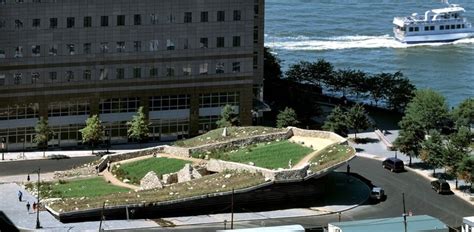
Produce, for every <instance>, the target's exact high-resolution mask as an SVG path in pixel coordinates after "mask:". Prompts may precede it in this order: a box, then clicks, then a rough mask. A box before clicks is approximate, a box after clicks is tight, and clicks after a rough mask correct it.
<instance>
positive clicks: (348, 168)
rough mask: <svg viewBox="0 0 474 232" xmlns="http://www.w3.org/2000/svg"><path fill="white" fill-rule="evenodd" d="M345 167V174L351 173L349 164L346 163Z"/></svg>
mask: <svg viewBox="0 0 474 232" xmlns="http://www.w3.org/2000/svg"><path fill="white" fill-rule="evenodd" d="M346 169H347V174H349V173H351V165H349V164H347V167H346Z"/></svg>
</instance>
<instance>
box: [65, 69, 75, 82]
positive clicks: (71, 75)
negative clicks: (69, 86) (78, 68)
mask: <svg viewBox="0 0 474 232" xmlns="http://www.w3.org/2000/svg"><path fill="white" fill-rule="evenodd" d="M64 79H66V81H67V82H70V81H73V80H74V72H73V71H66V76H65V78H64Z"/></svg>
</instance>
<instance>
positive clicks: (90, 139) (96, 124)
mask: <svg viewBox="0 0 474 232" xmlns="http://www.w3.org/2000/svg"><path fill="white" fill-rule="evenodd" d="M79 131H80V132H81V134H82V142H83V143H89V144H90V145H91V147H92V154H94V147H95V146H96V145H97V143H99V142H100V141H101V140H102V138H103V137H104V126H102V122H101V121H100V119H99V117H98V116H97V115H93V116H92V117H89V118H88V119H87V120H86V126H85V127H84V128H82V129H81V130H79Z"/></svg>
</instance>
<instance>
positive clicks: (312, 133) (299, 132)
mask: <svg viewBox="0 0 474 232" xmlns="http://www.w3.org/2000/svg"><path fill="white" fill-rule="evenodd" d="M289 128H290V130H291V131H293V135H294V136H302V137H317V138H323V139H329V140H332V141H334V143H338V144H344V143H347V139H345V138H343V137H342V136H340V135H338V134H336V133H334V132H330V131H320V130H305V129H300V128H296V127H289Z"/></svg>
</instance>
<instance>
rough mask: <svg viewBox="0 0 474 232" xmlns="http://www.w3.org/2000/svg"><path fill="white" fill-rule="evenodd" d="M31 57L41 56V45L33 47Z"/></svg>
mask: <svg viewBox="0 0 474 232" xmlns="http://www.w3.org/2000/svg"><path fill="white" fill-rule="evenodd" d="M31 55H32V56H40V55H41V47H40V46H39V45H33V46H31Z"/></svg>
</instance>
